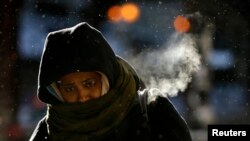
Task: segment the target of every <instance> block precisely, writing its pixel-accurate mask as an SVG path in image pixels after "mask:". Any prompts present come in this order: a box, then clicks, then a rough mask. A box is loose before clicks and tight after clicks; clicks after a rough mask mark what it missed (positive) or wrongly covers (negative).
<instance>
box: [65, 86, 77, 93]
mask: <svg viewBox="0 0 250 141" xmlns="http://www.w3.org/2000/svg"><path fill="white" fill-rule="evenodd" d="M64 90H65V91H66V92H72V91H74V90H75V88H74V87H65V88H64Z"/></svg>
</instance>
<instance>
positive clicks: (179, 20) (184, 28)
mask: <svg viewBox="0 0 250 141" xmlns="http://www.w3.org/2000/svg"><path fill="white" fill-rule="evenodd" d="M190 27H191V24H190V22H189V20H188V19H187V18H186V17H184V16H177V17H176V18H175V20H174V28H175V30H176V31H177V32H188V31H189V30H190Z"/></svg>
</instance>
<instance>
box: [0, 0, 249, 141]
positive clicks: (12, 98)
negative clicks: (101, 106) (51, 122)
mask: <svg viewBox="0 0 250 141" xmlns="http://www.w3.org/2000/svg"><path fill="white" fill-rule="evenodd" d="M249 7H250V0H106V1H105V0H46V1H44V0H1V2H0V141H26V140H28V138H29V137H30V136H31V134H32V132H33V130H34V128H35V126H36V124H37V122H38V121H39V120H40V119H41V118H42V117H43V116H44V115H45V114H46V105H45V104H43V103H41V102H40V101H39V100H38V99H37V97H36V89H37V75H38V68H39V61H40V57H41V54H42V49H43V44H44V41H45V38H46V35H47V34H48V33H49V32H51V31H55V30H58V29H61V28H65V27H70V26H74V25H75V24H77V23H79V22H88V23H89V24H91V25H92V26H94V27H95V28H97V29H98V30H100V31H101V32H102V33H103V34H104V36H105V37H106V39H107V40H108V42H109V43H110V45H111V46H112V48H113V50H114V51H115V52H116V53H117V54H118V55H120V56H122V57H123V58H125V59H127V60H128V61H130V62H131V63H132V64H133V65H134V66H135V69H136V70H137V71H138V72H139V74H141V77H142V79H143V80H145V81H146V82H148V83H147V84H148V86H156V87H158V88H160V89H162V90H163V91H164V93H165V94H167V95H168V96H169V98H170V99H171V101H172V102H173V104H174V105H175V106H176V108H177V110H178V112H179V113H180V114H181V115H182V116H183V118H184V119H185V120H186V121H187V124H188V125H189V127H190V130H191V135H192V138H193V141H206V140H207V125H209V124H249V123H250V114H249V112H250V105H249V101H250V74H249V72H250V68H249V65H250V55H249V51H250V25H249V21H250V19H249V18H250V14H249V12H250V11H249ZM190 45H191V48H190ZM179 49H180V50H179ZM185 49H190V50H188V51H190V53H187V54H185V52H182V51H186V50H185ZM166 50H167V51H166ZM170 50H172V52H171V51H170ZM193 50H194V52H195V51H196V52H197V53H198V56H197V54H195V53H194V54H192V53H191V52H192V51H193ZM165 51H166V52H165ZM164 53H166V54H165V55H166V56H164ZM182 53H183V54H182ZM184 57H186V58H188V59H187V60H186V59H185V58H184ZM199 57H200V58H199ZM177 58H178V59H180V61H176V60H178V59H177ZM171 59H173V61H171ZM175 59H176V60H175ZM199 61H200V62H199ZM159 62H161V63H159ZM182 63H183V64H184V65H186V67H185V68H182V67H181V68H182V69H183V70H178V66H181V65H183V64H182ZM176 65H177V70H178V76H176V75H175V74H174V75H173V74H172V73H170V72H167V71H164V70H165V69H166V70H167V69H168V68H170V67H173V68H174V67H176ZM190 66H191V68H190V69H191V70H192V69H194V67H197V68H198V69H197V70H195V71H191V72H189V71H188V72H187V73H191V74H190V78H191V77H192V79H191V82H190V81H189V80H190V79H188V78H189V75H188V78H187V79H183V78H186V77H182V78H181V77H179V73H181V74H182V71H184V73H185V71H187V70H186V68H187V67H190ZM149 74H150V75H151V76H149ZM175 76H176V77H177V78H176V79H174V78H175ZM149 78H150V79H149ZM151 78H152V79H153V80H154V81H151V80H152V79H151ZM170 79H171V80H175V81H171V82H173V83H171V84H169V82H168V81H167V80H170ZM158 81H160V82H158ZM155 82H157V83H155ZM167 82H168V83H167ZM153 84H154V85H153ZM165 84H166V85H165Z"/></svg>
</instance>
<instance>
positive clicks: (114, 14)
mask: <svg viewBox="0 0 250 141" xmlns="http://www.w3.org/2000/svg"><path fill="white" fill-rule="evenodd" d="M108 19H109V20H110V21H112V22H120V21H121V20H122V16H121V6H117V5H115V6H112V7H110V8H109V9H108Z"/></svg>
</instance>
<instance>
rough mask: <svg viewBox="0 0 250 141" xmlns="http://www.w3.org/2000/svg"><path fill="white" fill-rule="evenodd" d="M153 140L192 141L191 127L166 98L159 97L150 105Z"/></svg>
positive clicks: (149, 114) (149, 112) (149, 113)
mask: <svg viewBox="0 0 250 141" xmlns="http://www.w3.org/2000/svg"><path fill="white" fill-rule="evenodd" d="M148 116H149V125H150V128H151V134H152V135H151V136H152V138H153V139H152V140H154V141H157V140H161V141H191V140H192V139H191V135H190V132H189V127H188V125H187V123H186V122H185V120H184V119H183V118H182V117H181V115H180V114H179V113H178V112H177V110H176V109H175V107H174V106H173V104H172V103H171V102H170V101H169V99H168V98H166V97H161V96H158V97H157V98H156V99H155V100H154V101H152V102H149V105H148Z"/></svg>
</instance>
